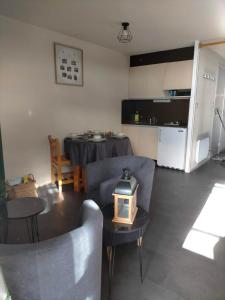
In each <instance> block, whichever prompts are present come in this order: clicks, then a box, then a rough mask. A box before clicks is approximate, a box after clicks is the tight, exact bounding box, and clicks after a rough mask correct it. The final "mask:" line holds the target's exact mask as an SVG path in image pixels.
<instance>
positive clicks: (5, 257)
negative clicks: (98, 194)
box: [0, 200, 103, 300]
mask: <svg viewBox="0 0 225 300" xmlns="http://www.w3.org/2000/svg"><path fill="white" fill-rule="evenodd" d="M102 223H103V219H102V214H101V212H100V210H99V208H98V206H97V205H96V204H95V203H94V202H93V201H91V200H86V201H85V202H84V204H83V208H82V222H81V226H80V227H78V228H77V229H75V230H73V231H71V232H69V233H66V234H64V235H62V236H59V237H56V238H53V239H50V240H46V241H42V242H40V243H36V244H24V245H4V244H3V245H0V265H1V268H2V272H3V276H4V278H5V281H6V284H7V287H8V290H9V293H10V294H11V296H12V299H16V300H75V299H76V300H84V299H92V300H100V294H101V261H102Z"/></svg>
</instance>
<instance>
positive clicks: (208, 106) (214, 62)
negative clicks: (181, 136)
mask: <svg viewBox="0 0 225 300" xmlns="http://www.w3.org/2000/svg"><path fill="white" fill-rule="evenodd" d="M198 59H199V61H198V70H197V87H196V94H195V99H194V106H193V109H194V117H193V118H194V119H193V124H192V126H193V132H192V140H191V145H190V149H191V150H190V158H189V161H188V163H187V164H188V167H187V169H189V170H190V171H191V170H193V169H195V168H196V167H197V166H198V164H197V163H196V161H195V154H196V146H197V140H198V138H199V136H201V135H209V137H210V144H211V139H212V126H213V117H214V102H215V97H216V88H217V79H218V69H219V65H220V64H223V63H224V59H223V58H222V57H221V56H219V55H218V54H217V53H215V52H214V51H212V50H210V49H208V48H201V49H199V58H198ZM205 73H209V74H211V75H212V76H214V77H215V78H216V80H215V81H212V80H207V79H205V78H203V74H205Z"/></svg>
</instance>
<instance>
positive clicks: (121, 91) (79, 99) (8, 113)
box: [0, 16, 129, 184]
mask: <svg viewBox="0 0 225 300" xmlns="http://www.w3.org/2000/svg"><path fill="white" fill-rule="evenodd" d="M53 42H59V43H63V44H67V45H72V46H75V47H79V48H82V49H83V51H84V53H83V54H84V87H75V86H66V85H65V86H63V85H57V84H55V81H54V80H55V79H54V78H55V74H54V57H53ZM128 65H129V61H128V57H125V56H124V55H122V54H120V53H119V52H116V51H113V50H109V49H106V48H103V47H99V46H97V45H94V44H91V43H88V42H84V41H81V40H78V39H74V38H72V37H68V36H65V35H62V34H59V33H57V32H53V31H49V30H45V29H42V28H39V27H35V26H32V25H29V24H26V23H22V22H19V21H15V20H13V19H9V18H6V17H3V16H0V122H1V127H2V136H3V150H4V158H5V170H6V177H7V178H9V177H12V176H21V175H23V174H26V173H33V174H34V175H35V177H36V179H37V180H38V183H39V184H42V183H45V182H48V181H49V180H50V166H49V148H48V141H47V135H48V134H49V133H51V134H53V135H56V136H57V137H59V138H60V139H63V138H64V137H65V136H66V135H67V134H68V133H70V132H79V131H84V130H88V129H97V130H99V129H100V130H114V131H118V130H120V127H121V125H120V111H121V107H120V103H121V99H124V98H127V97H128Z"/></svg>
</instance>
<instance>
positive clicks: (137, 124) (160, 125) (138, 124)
mask: <svg viewBox="0 0 225 300" xmlns="http://www.w3.org/2000/svg"><path fill="white" fill-rule="evenodd" d="M122 125H135V126H148V127H153V128H156V127H174V128H187V125H169V124H156V125H152V124H149V123H147V122H130V123H123V124H122Z"/></svg>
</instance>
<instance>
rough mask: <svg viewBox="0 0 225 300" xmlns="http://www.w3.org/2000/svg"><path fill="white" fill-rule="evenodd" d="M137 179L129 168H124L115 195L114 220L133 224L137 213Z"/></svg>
mask: <svg viewBox="0 0 225 300" xmlns="http://www.w3.org/2000/svg"><path fill="white" fill-rule="evenodd" d="M137 188H138V184H137V180H136V178H135V177H133V176H132V175H131V172H130V170H129V169H127V168H125V169H123V175H122V176H121V179H120V181H119V182H118V184H117V186H116V188H115V191H114V193H113V196H114V218H113V222H117V223H125V224H133V222H134V218H135V216H136V213H137V210H138V209H137Z"/></svg>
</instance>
